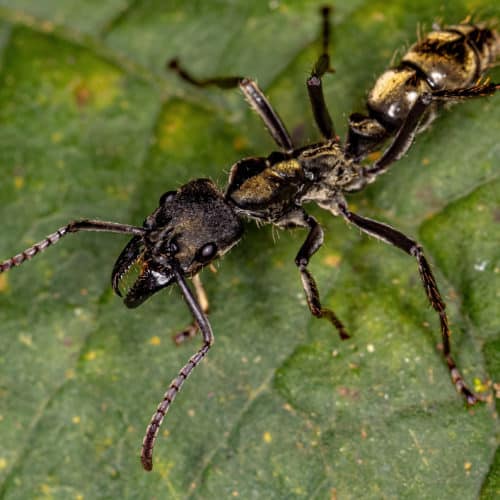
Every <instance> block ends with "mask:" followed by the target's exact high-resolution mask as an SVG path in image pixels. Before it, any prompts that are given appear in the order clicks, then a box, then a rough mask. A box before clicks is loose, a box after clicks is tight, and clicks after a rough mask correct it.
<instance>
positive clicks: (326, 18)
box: [306, 7, 338, 140]
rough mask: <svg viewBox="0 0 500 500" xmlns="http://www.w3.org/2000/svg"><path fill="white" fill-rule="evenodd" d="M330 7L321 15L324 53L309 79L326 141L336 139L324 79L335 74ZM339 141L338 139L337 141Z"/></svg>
mask: <svg viewBox="0 0 500 500" xmlns="http://www.w3.org/2000/svg"><path fill="white" fill-rule="evenodd" d="M330 12H331V9H330V7H323V8H322V9H321V15H322V18H323V26H322V36H321V39H322V51H321V54H320V56H319V57H318V59H317V61H316V62H315V64H314V66H313V69H312V71H311V76H310V77H309V78H308V79H307V81H306V84H307V92H308V94H309V100H310V102H311V107H312V111H313V115H314V120H315V121H316V125H317V126H318V128H319V130H320V132H321V134H322V135H323V137H324V138H325V139H336V136H335V127H334V125H333V120H332V118H331V116H330V112H329V111H328V107H327V105H326V101H325V96H324V94H323V86H322V81H321V79H322V77H323V76H324V75H325V73H333V72H334V69H333V68H332V67H331V65H330V52H329V45H330ZM337 140H338V139H337Z"/></svg>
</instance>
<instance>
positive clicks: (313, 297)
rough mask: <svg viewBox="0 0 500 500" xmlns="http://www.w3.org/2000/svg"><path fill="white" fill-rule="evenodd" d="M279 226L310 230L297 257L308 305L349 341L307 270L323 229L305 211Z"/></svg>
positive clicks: (282, 220) (296, 261)
mask: <svg viewBox="0 0 500 500" xmlns="http://www.w3.org/2000/svg"><path fill="white" fill-rule="evenodd" d="M277 225H279V226H280V227H285V228H292V227H307V228H309V234H308V235H307V238H306V241H304V243H303V244H302V246H301V247H300V250H299V251H298V253H297V256H296V257H295V264H296V265H297V267H298V268H299V271H300V278H301V280H302V287H303V288H304V292H305V294H306V300H307V305H308V306H309V310H310V311H311V314H312V315H313V316H315V317H316V318H325V319H327V320H328V321H330V323H332V325H333V326H334V327H335V328H336V329H337V331H338V333H339V336H340V338H341V339H342V340H345V339H348V338H349V337H350V336H349V334H348V333H347V331H346V329H345V327H344V325H343V324H342V322H341V321H340V320H339V318H338V317H337V315H336V314H335V313H334V312H333V311H332V310H331V309H327V308H326V307H323V306H322V305H321V300H320V297H319V291H318V286H317V285H316V281H315V280H314V278H313V276H312V274H311V273H310V272H309V270H308V269H307V265H308V264H309V260H310V259H311V257H312V256H313V255H314V254H315V253H316V252H317V251H318V250H319V248H320V247H321V245H322V244H323V229H322V227H321V226H320V225H319V224H318V222H317V221H316V219H315V218H314V217H311V216H310V215H307V214H306V213H305V212H304V211H303V210H300V211H297V212H292V213H291V214H288V215H287V216H286V217H285V218H283V219H280V220H279V221H278V222H277Z"/></svg>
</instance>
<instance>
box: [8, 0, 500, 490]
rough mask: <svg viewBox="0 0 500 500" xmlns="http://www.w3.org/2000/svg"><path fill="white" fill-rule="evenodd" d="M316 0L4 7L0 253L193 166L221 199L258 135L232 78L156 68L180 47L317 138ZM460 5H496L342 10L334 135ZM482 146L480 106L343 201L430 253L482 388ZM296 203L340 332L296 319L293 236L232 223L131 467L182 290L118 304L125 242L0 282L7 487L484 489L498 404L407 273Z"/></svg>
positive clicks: (119, 239) (373, 246)
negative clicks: (317, 230) (178, 387)
mask: <svg viewBox="0 0 500 500" xmlns="http://www.w3.org/2000/svg"><path fill="white" fill-rule="evenodd" d="M166 4H168V5H166ZM320 5H322V2H321V3H320V2H311V1H305V0H304V1H294V2H291V1H290V2H279V1H276V2H273V1H272V2H267V1H266V2H264V1H258V2H243V1H240V0H238V1H236V2H232V1H222V0H218V1H217V2H201V1H192V2H180V1H171V2H160V1H155V0H150V1H144V2H132V1H131V0H129V1H126V0H106V1H105V2H102V1H101V2H88V1H83V0H71V1H68V2H54V1H48V0H45V1H40V2H31V1H28V0H16V2H12V1H8V0H0V50H1V53H0V61H1V79H0V168H1V172H2V182H1V183H0V224H1V225H0V228H1V231H2V233H1V234H2V238H1V239H0V256H1V258H2V259H3V258H7V257H9V256H11V255H14V254H15V253H17V252H19V251H21V250H22V249H23V248H26V247H27V246H29V245H31V244H33V243H34V242H36V241H39V240H41V239H42V238H43V237H44V236H45V235H47V234H49V233H51V232H53V231H54V230H55V229H57V228H58V227H60V226H62V225H64V224H66V223H67V222H68V221H70V220H72V219H75V218H81V217H89V218H100V219H104V220H114V221H118V222H124V223H130V224H141V222H142V220H143V219H144V217H145V216H146V215H147V214H149V213H150V212H151V211H152V210H153V209H154V208H155V206H156V204H157V200H158V198H159V196H160V195H161V194H162V193H163V192H165V191H168V190H171V189H175V188H177V187H178V186H180V185H182V184H183V183H185V182H187V181H188V180H190V179H193V178H196V177H211V178H213V179H214V180H215V181H216V182H217V183H218V184H219V185H220V186H221V187H223V186H224V184H225V182H226V181H227V174H228V171H229V168H230V166H231V165H232V164H233V163H234V162H235V161H237V160H238V159H240V158H242V157H244V156H249V155H265V154H268V153H269V152H270V151H271V150H272V149H273V148H274V147H275V146H274V144H273V143H272V140H271V139H270V138H269V137H268V134H267V133H266V131H265V130H264V129H263V127H262V124H261V123H260V122H259V120H258V118H257V117H256V116H255V114H253V113H251V112H250V111H248V109H247V106H246V104H245V102H244V100H243V99H242V98H241V96H240V95H239V94H238V93H237V92H236V91H234V92H222V91H218V90H213V89H207V90H199V89H196V88H191V87H189V86H187V85H185V84H183V83H182V82H180V81H179V79H178V78H177V77H176V76H175V75H173V74H165V73H164V65H165V62H166V61H167V60H168V59H169V58H171V57H173V56H179V57H180V58H181V59H182V60H183V61H184V62H185V64H186V66H188V67H189V68H190V69H191V70H192V71H193V72H195V73H196V74H199V75H200V76H205V75H206V76H212V75H217V74H222V75H231V74H242V75H248V76H250V77H252V78H255V79H257V80H258V81H259V83H260V84H261V85H262V87H263V88H265V90H266V93H267V94H268V95H269V98H270V99H271V101H272V102H273V104H274V105H275V107H276V109H277V110H279V112H280V115H281V116H282V117H283V119H284V120H285V122H286V123H287V125H288V128H289V129H290V130H292V131H294V137H298V138H300V140H301V141H302V142H303V143H307V142H313V141H317V140H318V138H319V136H318V133H317V131H316V129H315V127H314V125H313V120H312V114H311V111H310V109H309V104H308V100H307V95H306V91H305V78H306V76H307V74H308V72H309V71H310V68H311V66H312V64H313V62H314V61H315V58H316V57H317V54H318V51H319V49H320V46H319V44H318V43H317V40H318V34H319V25H320V20H319V16H318V8H319V6H320ZM470 13H477V15H478V16H479V17H480V18H481V19H493V18H495V17H496V18H499V17H500V8H499V7H498V6H496V5H493V4H492V3H491V2H488V1H487V0H475V1H473V2H472V1H470V2H469V1H468V2H451V1H444V2H441V3H440V4H439V5H438V6H436V3H435V2H431V1H430V0H424V1H421V2H418V3H415V2H410V1H409V0H405V1H394V2H390V3H388V2H379V1H375V2H368V1H366V0H357V1H356V2H351V3H349V5H347V4H345V5H344V4H340V2H339V5H338V6H335V12H334V27H333V31H332V38H333V40H332V47H333V63H334V66H335V69H336V73H335V74H334V75H333V76H328V77H327V78H326V79H325V92H326V96H327V101H328V103H329V105H330V108H331V111H332V114H333V116H334V119H335V123H336V127H337V129H338V131H339V133H340V134H341V135H342V136H344V135H345V131H346V123H347V117H348V115H349V113H351V112H353V111H362V110H363V107H364V100H365V96H366V93H367V91H368V90H369V88H370V86H371V85H372V84H373V81H374V78H375V77H376V75H378V74H380V73H381V72H382V71H383V70H384V69H385V68H386V67H387V66H388V65H389V63H390V60H391V57H392V56H393V54H394V52H395V50H396V49H401V48H402V47H405V46H407V44H409V43H411V42H412V41H413V40H415V38H416V31H417V27H418V26H424V29H430V27H431V25H432V22H433V21H435V20H436V19H438V20H442V21H443V22H444V23H455V22H459V21H460V20H462V19H464V18H465V17H466V15H467V14H470ZM491 75H492V78H493V80H494V81H498V80H499V79H500V72H499V71H498V69H496V70H493V71H492V72H491ZM499 135H500V106H498V96H496V97H492V98H489V99H476V100H473V101H471V102H467V103H463V104H460V105H457V106H454V107H452V108H451V109H450V110H449V111H448V110H447V111H444V112H443V113H442V116H441V117H440V118H439V119H438V120H437V121H436V122H435V123H434V124H433V126H432V127H431V128H430V130H428V131H426V132H425V133H424V134H422V135H420V136H418V139H417V142H416V144H415V145H414V146H413V147H412V149H411V151H410V153H409V154H408V155H407V156H406V157H405V158H404V159H402V160H401V161H399V162H398V164H397V165H394V167H393V168H392V169H391V170H390V172H389V173H387V174H386V175H384V176H382V177H380V178H379V179H378V180H377V182H376V183H374V184H373V185H371V186H370V187H369V188H367V189H366V190H364V191H362V192H361V193H359V194H356V195H355V196H351V197H350V198H349V202H350V206H351V208H353V209H356V210H357V211H358V212H359V213H361V214H363V215H367V216H369V217H372V218H376V219H379V220H382V221H385V222H388V223H390V224H392V225H394V226H395V227H397V228H399V229H401V230H403V231H405V232H406V233H408V234H409V235H410V236H412V237H415V238H418V239H419V241H420V242H421V243H422V244H423V247H424V249H425V251H426V253H427V255H428V256H429V259H430V260H431V261H432V263H433V267H434V270H435V273H436V276H437V279H438V282H439V286H440V289H441V291H442V292H443V295H444V296H445V298H446V301H447V304H448V310H449V315H450V321H451V324H452V329H453V338H452V342H453V350H454V354H455V358H456V360H457V363H458V365H459V366H460V368H461V370H462V372H463V374H464V375H465V378H466V379H467V381H468V383H469V384H471V385H472V386H474V387H475V389H476V390H479V391H483V390H484V389H485V388H484V387H483V386H485V385H487V384H488V383H489V382H490V381H494V380H498V376H499V372H500V368H499V365H500V362H499V357H498V347H499V344H500V336H499V331H500V320H499V315H498V297H499V293H500V292H499V290H500V250H499V249H500V231H499V229H498V224H499V220H500V214H499V200H500V181H499V179H498V167H499V165H498V164H499V156H500V155H499V153H500V146H499V142H498V137H499ZM311 212H312V213H314V215H315V216H316V217H317V218H318V219H319V220H320V221H321V223H322V225H323V226H324V228H325V234H326V240H325V245H324V247H323V248H322V249H321V250H320V252H318V254H317V255H316V256H315V257H314V259H313V260H312V262H311V266H310V267H311V271H312V272H313V274H314V276H315V277H316V279H317V281H318V285H319V289H320V291H321V295H322V299H323V302H324V303H325V305H328V306H330V307H332V308H334V309H335V311H336V313H337V314H338V315H339V316H340V317H341V318H342V320H343V321H344V323H345V324H346V325H347V326H348V329H349V332H350V333H351V335H352V338H351V339H350V340H347V341H345V342H341V341H339V340H338V338H337V336H336V334H335V332H334V331H332V328H331V327H330V325H329V324H327V323H326V322H324V321H318V320H316V319H314V318H312V317H311V316H310V314H309V312H308V309H307V306H306V305H305V301H304V297H303V291H302V289H301V285H300V280H299V276H298V272H297V269H296V267H295V265H294V257H295V254H296V252H297V250H298V248H299V247H300V245H301V243H302V242H303V240H304V238H305V233H304V231H300V230H298V231H294V232H280V233H279V234H280V238H279V239H277V238H275V236H276V233H275V232H273V229H272V228H270V227H263V228H257V227H256V226H255V225H254V224H252V223H249V224H248V225H247V226H246V235H245V238H244V240H243V242H242V243H241V244H240V245H238V246H237V247H236V248H235V249H234V250H233V251H232V252H231V253H230V254H229V255H228V256H226V257H225V258H224V259H223V261H222V262H221V265H220V266H219V267H218V272H217V274H212V273H210V272H209V271H205V272H204V273H203V276H202V277H203V279H204V283H205V287H206V289H207V292H208V294H209V297H210V302H211V314H210V320H211V323H212V326H213V328H214V332H215V337H216V343H215V345H214V347H213V348H212V349H211V350H210V352H209V354H208V355H207V358H206V359H205V360H204V361H203V363H202V364H201V365H200V366H199V367H198V368H197V369H196V370H195V372H194V373H193V375H192V377H191V379H190V380H189V381H188V382H187V383H186V386H185V388H184V389H183V391H182V394H180V395H179V397H178V398H177V400H176V402H175V404H174V405H173V406H172V408H171V410H170V411H169V413H168V416H167V418H166V419H165V422H164V424H163V426H162V428H161V431H160V434H159V438H158V442H157V446H156V449H155V468H154V471H153V472H152V473H150V474H147V473H145V472H143V471H142V469H141V466H140V462H139V452H140V445H141V442H142V436H143V433H144V431H145V428H146V425H147V423H148V420H149V418H150V416H151V414H152V413H153V411H154V409H155V407H156V404H157V402H158V401H159V400H160V398H161V397H162V395H163V392H164V391H165V389H166V388H167V386H168V384H169V382H170V380H171V379H172V378H173V377H174V376H175V375H176V373H177V371H178V369H179V368H180V367H181V366H182V365H183V364H184V363H185V362H186V360H187V359H188V358H189V357H190V356H191V354H192V353H193V352H195V350H196V349H197V348H198V345H199V339H196V340H193V341H192V342H188V343H186V344H184V345H182V346H181V347H176V346H174V344H173V343H172V341H171V339H170V337H171V335H172V334H174V333H175V332H177V331H179V330H180V329H182V328H183V327H184V326H186V324H187V323H188V322H189V321H190V320H191V318H190V316H189V312H188V310H187V308H186V307H185V305H184V302H183V300H182V298H181V297H180V295H179V293H178V292H177V291H176V290H173V291H172V292H166V293H160V294H158V295H156V296H155V297H154V298H152V299H151V300H150V301H148V302H147V303H145V304H144V305H143V306H142V307H140V308H139V309H136V310H128V309H126V308H125V307H124V306H123V304H122V302H121V300H120V299H119V298H118V297H116V296H114V295H113V294H112V292H111V290H110V284H109V274H110V270H111V268H112V265H113V263H114V260H115V258H116V256H117V255H118V254H119V252H120V250H121V248H122V247H123V246H124V245H125V243H126V241H127V238H125V237H123V236H119V235H106V234H91V233H89V234H78V235H71V236H68V237H67V238H65V239H64V241H62V242H60V243H59V244H58V245H57V246H56V247H55V248H53V249H49V250H48V251H47V252H45V253H44V254H43V256H39V257H37V258H36V259H34V260H33V261H32V262H30V263H28V264H26V265H24V266H22V267H21V268H20V269H15V270H13V271H11V272H9V273H7V274H3V275H1V276H0V325H1V327H0V442H1V447H0V496H2V498H8V499H11V498H74V499H80V498H164V497H166V496H167V497H168V498H189V497H191V498H200V499H201V498H228V497H239V498H251V497H262V498H295V497H303V498H318V499H319V498H321V499H322V498H418V499H421V498H440V499H447V498H461V499H472V498H478V496H482V498H485V499H486V498H494V497H495V496H497V495H498V490H499V484H498V455H497V458H496V460H495V452H496V442H495V433H496V431H497V430H498V426H497V422H496V419H495V408H494V405H493V403H491V401H489V402H488V403H485V404H480V405H478V406H476V407H474V408H473V409H466V408H465V406H464V403H463V401H462V399H461V397H460V396H459V395H457V394H456V392H455V390H454V388H453V385H452V384H451V383H450V380H449V375H448V370H447V368H446V366H445V363H444V362H443V360H442V357H441V355H440V352H439V350H438V349H436V346H437V345H438V344H439V343H440V334H439V325H438V320H437V317H436V314H435V313H434V312H433V310H431V309H430V308H429V307H428V306H427V302H426V299H425V295H424V293H423V290H422V287H421V285H420V282H419V278H418V272H417V266H416V264H415V262H414V261H412V259H411V258H410V257H408V256H407V255H404V254H402V253H401V252H398V251H397V250H396V249H393V248H389V247H387V246H386V245H383V244H382V243H380V242H378V241H375V240H373V239H368V238H366V237H365V236H363V235H361V234H359V232H358V231H356V230H353V229H352V228H349V227H346V225H345V224H344V223H343V222H342V221H341V220H339V219H338V218H333V217H332V216H331V215H330V214H328V213H326V212H322V211H320V210H318V209H316V208H311ZM275 240H276V241H275ZM483 394H489V393H488V392H484V393H483ZM491 399H492V398H491V397H489V400H491ZM480 492H481V493H480Z"/></svg>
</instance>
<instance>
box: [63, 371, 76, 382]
mask: <svg viewBox="0 0 500 500" xmlns="http://www.w3.org/2000/svg"><path fill="white" fill-rule="evenodd" d="M64 378H65V379H66V380H71V379H73V378H75V370H74V369H73V368H69V369H68V370H66V371H65V372H64Z"/></svg>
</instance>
